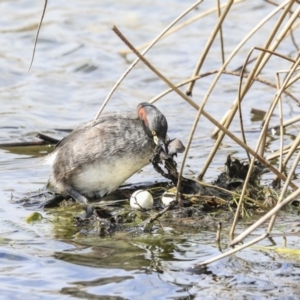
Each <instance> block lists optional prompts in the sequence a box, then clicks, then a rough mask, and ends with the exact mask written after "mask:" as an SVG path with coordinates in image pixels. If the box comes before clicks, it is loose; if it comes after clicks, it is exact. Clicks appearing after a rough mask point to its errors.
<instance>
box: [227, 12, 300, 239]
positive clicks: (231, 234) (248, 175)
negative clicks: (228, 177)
mask: <svg viewBox="0 0 300 300" xmlns="http://www.w3.org/2000/svg"><path fill="white" fill-rule="evenodd" d="M299 8H300V7H299ZM298 56H299V57H298V58H297V60H296V62H295V63H294V66H293V68H292V69H291V70H290V72H289V73H288V75H287V77H286V78H285V80H284V82H283V84H282V86H281V87H280V89H279V91H278V92H277V93H276V95H275V98H274V100H273V101H272V106H271V108H270V109H269V110H268V112H267V114H266V122H265V124H264V126H263V128H262V131H261V134H260V136H259V138H258V142H257V145H256V147H255V150H254V151H255V152H257V151H258V149H259V147H260V145H261V142H262V139H263V136H264V134H265V132H266V130H267V126H268V123H269V120H270V118H271V115H272V113H273V111H274V109H275V106H276V105H277V103H278V101H279V99H280V97H281V94H282V92H283V90H284V89H285V86H286V84H287V83H288V82H289V79H290V78H291V76H292V74H293V73H294V72H295V70H296V68H297V66H298V65H299V63H300V55H298ZM254 162H255V159H254V157H253V158H252V159H251V163H250V165H249V169H248V173H247V176H246V179H245V181H244V186H243V189H242V192H241V196H240V200H239V204H238V207H237V209H236V213H235V216H234V220H233V223H232V226H231V229H230V238H231V239H232V238H233V235H234V230H235V227H236V225H237V221H238V217H239V213H240V210H241V207H242V203H243V197H244V195H245V193H246V188H247V185H248V182H249V179H250V176H251V172H252V170H253V167H254ZM290 183H291V181H289V182H288V184H290Z"/></svg>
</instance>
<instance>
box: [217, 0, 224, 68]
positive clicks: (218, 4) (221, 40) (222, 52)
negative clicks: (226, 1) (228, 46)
mask: <svg viewBox="0 0 300 300" xmlns="http://www.w3.org/2000/svg"><path fill="white" fill-rule="evenodd" d="M217 7H218V18H220V16H221V5H220V0H217ZM219 31H220V46H221V55H222V56H221V57H222V64H224V61H225V52H224V40H223V30H222V24H221V26H220V30H219Z"/></svg>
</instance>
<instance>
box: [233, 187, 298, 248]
mask: <svg viewBox="0 0 300 300" xmlns="http://www.w3.org/2000/svg"><path fill="white" fill-rule="evenodd" d="M299 195H300V189H298V190H296V191H294V192H293V193H292V194H290V195H289V196H288V197H287V198H285V199H284V200H283V201H281V202H280V203H278V204H277V205H276V206H275V207H273V208H272V209H271V210H270V211H269V212H267V213H266V214H265V215H264V216H263V217H261V218H260V219H259V220H257V221H256V222H255V223H254V224H253V225H251V226H250V227H248V228H247V229H246V230H245V231H243V232H242V233H241V234H240V235H239V236H237V237H236V238H235V239H234V240H233V241H232V242H231V243H230V246H234V245H236V244H237V243H239V242H241V241H242V240H244V239H245V238H246V237H247V236H248V235H249V234H250V233H251V232H253V231H254V230H255V229H256V228H258V227H259V226H260V225H262V224H263V223H265V222H266V221H267V220H268V219H270V218H271V217H272V216H273V215H275V214H276V213H278V212H279V211H280V210H281V209H282V208H283V207H284V206H285V205H287V204H289V203H290V202H292V201H293V200H295V199H296V198H297V197H298V196H299ZM266 234H267V235H268V233H266Z"/></svg>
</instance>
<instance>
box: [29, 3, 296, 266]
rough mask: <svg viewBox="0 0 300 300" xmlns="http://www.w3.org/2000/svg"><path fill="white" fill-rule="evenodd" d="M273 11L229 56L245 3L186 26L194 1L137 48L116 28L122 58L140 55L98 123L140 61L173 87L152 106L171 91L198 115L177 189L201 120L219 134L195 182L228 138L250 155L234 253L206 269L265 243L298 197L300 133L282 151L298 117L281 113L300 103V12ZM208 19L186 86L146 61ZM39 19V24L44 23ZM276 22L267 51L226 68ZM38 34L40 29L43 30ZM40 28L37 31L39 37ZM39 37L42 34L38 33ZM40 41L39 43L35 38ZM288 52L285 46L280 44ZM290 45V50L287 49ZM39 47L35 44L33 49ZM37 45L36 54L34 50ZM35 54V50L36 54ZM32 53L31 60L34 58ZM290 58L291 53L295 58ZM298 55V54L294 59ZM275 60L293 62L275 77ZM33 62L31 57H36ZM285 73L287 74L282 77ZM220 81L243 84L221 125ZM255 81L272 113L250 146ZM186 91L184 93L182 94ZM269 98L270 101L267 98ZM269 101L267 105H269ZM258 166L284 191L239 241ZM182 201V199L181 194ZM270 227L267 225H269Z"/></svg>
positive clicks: (288, 7)
mask: <svg viewBox="0 0 300 300" xmlns="http://www.w3.org/2000/svg"><path fill="white" fill-rule="evenodd" d="M266 2H268V3H269V5H270V6H273V10H272V11H271V13H269V14H268V15H266V16H264V18H263V19H261V20H257V24H256V26H254V27H253V28H252V29H251V30H250V31H249V32H248V33H247V34H246V35H245V36H244V37H243V39H242V40H241V41H240V42H239V43H238V44H237V45H235V47H234V49H233V50H232V51H231V52H230V53H228V51H227V49H226V46H227V45H226V43H225V42H224V40H225V38H224V37H226V35H227V34H230V32H227V31H226V30H223V24H224V22H225V21H226V19H227V18H228V13H229V12H230V10H231V9H233V8H234V7H236V6H237V5H239V9H240V10H241V13H242V11H243V8H242V5H243V4H242V3H243V1H242V0H238V1H234V0H228V1H226V2H225V1H224V2H223V3H220V1H219V0H218V1H216V2H215V5H216V6H215V7H212V8H211V9H209V10H208V11H201V12H200V13H199V14H198V15H197V16H196V17H195V16H194V17H191V18H190V19H189V20H187V21H184V22H182V23H180V22H181V20H182V18H183V17H185V16H188V14H189V13H190V12H191V11H192V10H194V9H195V8H196V7H197V8H200V10H201V3H202V0H200V1H196V2H195V3H194V4H193V5H191V6H190V7H188V8H187V9H186V10H185V11H184V12H182V14H180V15H179V16H178V17H177V18H176V19H175V20H174V21H173V22H171V23H170V24H169V25H168V26H166V28H165V29H164V30H163V31H162V32H161V33H159V34H158V35H157V37H156V38H154V39H153V40H152V41H149V42H147V43H145V44H143V45H136V46H135V45H133V44H132V43H131V42H130V41H129V40H128V39H127V38H126V36H124V35H123V33H122V32H121V31H120V30H119V29H118V28H117V27H116V26H114V27H113V31H114V32H115V34H117V36H118V37H119V38H120V39H121V41H122V42H123V43H124V44H125V45H126V47H127V49H124V50H123V51H121V53H122V54H123V55H127V54H128V53H134V54H135V55H136V57H137V58H136V59H135V61H134V62H133V63H132V64H131V65H130V66H129V68H128V69H127V70H126V71H125V72H124V74H123V75H122V76H121V77H120V79H119V80H118V81H117V82H116V84H115V85H114V87H113V88H112V90H111V92H110V93H109V94H108V96H107V98H106V99H105V101H104V102H103V104H102V106H101V107H100V109H99V111H98V112H97V114H96V115H95V120H96V119H97V118H98V117H99V115H100V114H101V112H102V111H103V109H104V107H105V105H106V104H107V103H108V101H110V100H111V97H112V95H113V93H114V92H115V90H116V89H117V88H118V86H119V85H120V83H121V82H122V80H124V78H125V77H126V75H127V74H128V73H129V72H130V71H131V70H132V69H133V68H134V66H135V65H136V64H137V63H138V62H139V61H141V62H143V63H144V64H145V65H146V66H147V67H148V68H149V69H150V70H151V71H152V72H153V73H154V74H155V76H157V77H158V78H160V79H161V80H162V81H163V82H164V83H165V84H166V85H167V86H168V87H169V88H168V89H167V90H166V91H164V92H162V93H161V94H159V95H157V96H156V97H154V98H153V99H151V100H150V102H151V103H153V102H156V101H159V100H160V99H162V98H163V97H165V95H167V94H168V93H171V92H173V93H174V92H175V93H177V94H178V95H179V96H180V97H181V98H182V100H183V101H185V102H186V105H191V106H192V107H193V108H194V109H195V110H196V111H197V113H196V117H195V119H194V123H193V125H192V127H191V129H190V133H189V139H188V142H187V145H186V150H185V153H184V155H183V159H182V164H181V168H180V171H179V173H180V176H179V180H178V186H177V190H179V186H180V184H181V182H180V178H181V176H182V174H183V170H184V167H185V162H186V158H187V156H188V154H189V151H190V146H191V143H192V141H193V138H194V136H195V132H196V131H197V130H198V127H197V125H198V123H199V121H200V118H201V116H203V117H205V119H206V120H205V121H206V122H207V121H208V122H211V123H212V124H213V125H214V126H216V130H214V132H213V133H212V136H213V137H215V138H216V141H215V144H214V146H213V147H212V149H211V150H210V153H209V155H208V157H207V159H206V161H205V163H204V165H203V167H202V169H201V170H199V173H198V175H197V178H198V180H199V181H201V180H202V179H203V177H204V175H205V173H206V172H207V170H208V169H209V167H210V164H211V162H212V160H213V159H214V157H215V156H216V155H217V153H218V149H219V148H220V145H221V143H222V141H223V139H224V137H225V136H228V137H229V138H231V139H232V140H233V141H234V142H235V143H237V144H238V145H239V146H240V147H241V148H242V149H244V150H245V153H246V156H247V158H248V160H249V170H248V174H247V176H246V179H245V180H244V183H243V188H242V190H241V193H240V195H239V200H238V204H237V208H236V211H235V217H234V220H233V222H232V225H231V230H230V240H231V243H230V246H231V247H233V249H231V250H228V251H227V252H225V253H223V254H221V255H219V256H216V257H214V258H213V259H210V260H207V261H204V262H202V263H201V265H207V264H209V263H211V262H213V261H216V260H218V259H220V258H222V257H225V256H228V255H231V254H233V253H235V252H237V251H240V250H242V249H244V248H246V247H249V246H250V245H253V244H255V243H257V242H259V241H261V240H262V239H265V238H267V237H268V236H269V235H270V233H271V232H272V228H273V226H274V221H275V219H276V216H277V214H278V213H279V212H280V210H281V209H282V208H283V207H284V206H285V205H287V204H289V203H291V202H292V201H293V200H295V199H296V198H298V197H299V195H300V189H299V187H298V185H297V182H295V181H294V174H295V172H296V169H297V166H298V163H299V159H300V151H299V142H300V134H299V135H298V136H297V137H296V138H295V141H294V142H293V143H291V144H290V145H288V146H285V147H284V143H283V136H284V129H285V130H286V131H288V127H287V126H288V125H290V124H294V125H295V124H297V123H299V118H293V119H292V120H284V113H283V109H282V102H283V101H284V99H283V98H282V95H283V94H285V95H287V96H288V97H291V98H292V99H293V101H294V102H295V105H299V99H298V98H297V96H295V95H294V94H293V93H292V90H293V88H292V87H293V85H295V83H296V81H297V80H298V79H299V77H300V73H299V63H300V52H299V46H298V45H297V39H296V38H295V36H297V32H298V27H299V24H300V22H299V13H300V3H299V1H295V0H294V1H293V0H286V1H283V2H281V1H277V2H274V1H266ZM46 5H47V1H46V2H45V7H44V12H43V15H42V19H43V17H44V14H45V10H46ZM208 14H214V15H215V18H216V22H215V26H214V27H213V28H208V29H206V30H209V31H210V35H209V38H208V39H207V41H206V44H205V47H204V48H203V49H202V51H201V53H200V54H199V58H198V61H197V62H195V67H194V70H193V71H192V72H191V75H190V77H189V78H186V79H185V80H184V81H182V82H180V83H174V82H172V81H171V80H170V79H168V78H167V77H166V76H165V75H164V74H162V73H161V72H160V71H158V69H157V68H156V66H154V65H153V64H151V63H150V62H149V60H148V59H147V58H145V54H146V53H147V52H148V51H150V50H151V49H152V47H155V45H156V44H157V43H159V42H160V41H161V40H162V39H163V38H165V37H166V36H168V35H171V34H176V32H177V31H178V30H188V26H189V25H190V24H191V23H193V22H197V20H200V19H201V18H203V17H204V16H206V15H208ZM42 19H41V22H42ZM271 20H272V21H275V22H274V24H275V25H274V26H273V27H272V29H271V30H270V32H269V33H268V37H267V38H266V40H265V43H264V45H263V46H261V45H257V46H256V47H253V48H251V49H248V55H247V56H246V57H244V64H243V66H242V67H241V69H240V70H239V71H237V70H230V69H228V65H229V63H230V62H231V61H232V59H233V58H235V57H236V56H237V55H240V54H239V52H240V50H241V48H242V47H243V46H244V45H245V44H246V43H247V42H248V41H249V39H251V37H252V36H253V35H254V34H260V31H261V30H262V27H263V25H264V24H266V23H267V22H270V21H271ZM39 29H40V26H39ZM39 29H38V32H39ZM37 36H38V34H37ZM36 41H37V38H36ZM215 42H219V44H220V60H219V61H220V66H219V68H217V69H214V70H211V71H210V72H205V73H201V71H202V66H203V64H204V63H205V62H206V60H207V59H208V58H207V57H208V53H209V51H210V49H211V47H212V44H213V43H215ZM283 44H284V45H285V47H281V46H282V45H283ZM287 45H288V46H289V47H287ZM35 46H36V45H35ZM35 46H34V49H35ZM282 48H283V49H296V50H295V51H289V53H282V52H278V49H282ZM34 52H35V50H34ZM34 52H33V56H34ZM291 53H292V54H291ZM293 53H294V54H293ZM271 58H272V59H275V58H276V60H286V61H288V62H289V68H287V69H286V70H278V71H277V72H276V74H273V71H272V70H270V67H269V64H268V61H269V60H270V59H271ZM32 59H33V58H32ZM270 73H271V75H273V78H274V81H273V82H272V81H270V80H269V79H268V80H267V79H266V78H265V76H266V74H268V75H270ZM282 74H283V75H282ZM222 76H239V85H238V86H237V87H236V90H237V96H236V98H235V99H234V101H233V102H232V105H231V107H228V111H227V112H226V113H225V114H224V117H223V118H221V120H219V121H218V120H216V119H214V118H213V116H211V115H210V114H209V113H208V112H207V111H206V106H207V104H208V102H209V100H210V96H211V94H212V92H213V91H214V90H217V89H221V87H220V85H219V84H218V83H219V80H220V78H221V77H222ZM204 77H206V78H210V79H211V81H210V86H209V87H208V89H207V90H206V92H205V95H204V97H203V99H202V100H201V102H198V103H197V102H195V101H194V100H193V98H192V94H193V90H194V88H195V86H196V85H197V84H198V83H199V81H201V79H202V78H204ZM255 81H259V82H261V83H262V84H266V85H268V86H269V87H271V88H272V89H273V91H274V92H273V94H274V96H273V98H272V99H269V100H268V101H269V103H268V105H269V108H268V110H267V111H266V113H265V116H264V119H263V122H262V124H261V128H262V129H261V133H260V135H259V138H258V139H257V141H256V145H255V146H254V147H251V146H249V145H248V144H247V134H246V130H245V128H244V123H243V115H242V106H243V100H244V98H245V97H246V96H247V93H249V92H250V91H251V89H253V83H254V82H255ZM184 87H186V88H185V91H184V90H183V89H184ZM266 99H267V98H266ZM266 101H267V100H266ZM275 109H277V110H278V111H279V120H278V128H279V130H280V145H279V147H278V151H277V152H276V154H274V155H272V156H269V157H266V156H265V152H266V141H267V137H268V133H269V131H270V129H271V127H270V120H271V118H272V115H273V113H274V111H275ZM234 118H239V120H240V134H239V135H236V134H234V133H233V131H232V130H231V127H230V126H231V125H232V121H233V119H234ZM275 158H277V159H278V160H277V162H276V165H275V164H274V162H273V161H274V159H275ZM257 160H258V161H259V162H260V163H262V164H263V165H264V166H265V167H266V168H268V169H269V171H270V172H273V173H274V182H276V184H277V187H279V186H280V181H283V182H284V184H283V187H282V188H281V190H280V196H279V198H278V200H277V204H276V206H275V207H273V208H272V209H271V210H270V211H268V212H267V213H266V214H265V215H264V216H262V217H261V218H260V219H259V220H258V221H256V222H255V223H254V224H253V225H251V226H250V227H249V228H247V229H246V230H245V231H244V232H242V233H241V234H239V235H238V236H236V237H235V229H236V225H237V223H238V221H239V219H240V218H241V217H243V211H244V208H243V206H244V203H245V199H246V198H247V197H246V196H247V193H246V191H247V187H248V184H249V179H250V176H251V173H252V171H253V167H254V163H255V161H257ZM177 196H178V195H177ZM266 222H268V223H267V225H266V224H265V223H266ZM262 225H263V226H265V228H266V230H265V233H264V234H262V235H261V236H259V237H256V238H254V239H252V240H250V241H248V242H247V243H244V244H242V245H241V246H240V245H238V246H236V245H237V244H239V243H240V242H242V241H244V239H245V238H247V237H248V236H249V235H250V234H251V232H253V231H254V230H255V229H257V228H258V227H260V226H262Z"/></svg>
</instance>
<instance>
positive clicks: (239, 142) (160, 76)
mask: <svg viewBox="0 0 300 300" xmlns="http://www.w3.org/2000/svg"><path fill="white" fill-rule="evenodd" d="M113 31H114V32H115V33H116V34H117V35H118V36H119V37H120V39H121V40H122V41H123V42H124V43H125V44H126V45H127V46H128V47H129V48H130V49H131V50H132V51H133V52H134V53H135V54H136V55H137V56H138V57H139V58H140V60H141V61H142V62H143V63H144V64H145V65H146V66H147V67H148V68H149V69H150V70H151V71H153V72H154V73H155V74H156V75H157V76H158V77H159V78H160V79H161V80H163V81H164V82H165V83H166V84H167V85H169V86H170V87H171V88H172V89H174V91H175V92H176V93H177V94H179V95H180V96H181V97H182V98H183V99H184V100H186V101H187V102H188V103H189V104H191V105H192V106H194V107H195V105H196V104H195V103H194V102H193V101H192V99H190V98H189V97H188V96H187V95H186V94H184V93H183V92H182V91H181V90H179V89H177V88H176V86H175V85H174V84H173V83H172V82H170V81H169V80H168V79H167V78H166V77H165V76H163V75H162V74H161V73H160V72H159V71H158V70H157V69H156V68H155V67H154V66H153V65H152V64H150V63H149V62H148V60H146V58H145V57H143V56H142V55H141V54H140V53H139V52H138V51H137V50H136V49H135V48H134V47H133V45H132V44H131V43H130V42H129V41H128V40H127V39H126V38H125V36H124V35H123V34H122V33H121V32H120V31H119V30H118V29H117V27H116V26H114V27H113ZM201 110H202V114H203V116H204V117H206V118H207V119H208V120H209V121H210V122H212V123H213V124H214V125H215V126H218V127H219V128H220V129H221V130H222V131H224V132H225V133H226V134H227V135H228V136H229V137H230V138H231V139H233V140H234V141H235V142H236V143H238V144H239V145H240V146H241V147H243V148H245V149H247V151H249V152H250V153H251V155H253V156H254V157H255V158H256V159H258V160H259V161H261V162H262V163H263V164H264V165H265V166H266V167H267V168H268V169H269V170H271V171H272V172H274V173H275V174H276V175H277V176H279V177H280V178H281V179H282V180H284V181H285V180H286V177H285V176H284V175H283V174H281V173H279V172H278V170H277V169H276V168H274V167H273V166H272V165H270V164H269V162H267V161H266V160H265V159H264V158H263V157H260V156H259V155H258V154H257V153H256V152H254V151H253V150H252V149H251V148H250V147H248V145H246V144H245V143H243V142H242V141H241V140H240V139H238V138H237V137H236V136H235V135H234V134H232V133H231V132H230V131H229V130H227V129H226V128H224V127H223V126H222V125H220V124H219V123H218V121H217V120H215V119H214V118H213V117H211V116H210V114H208V113H207V112H206V111H204V110H203V106H202V107H200V108H199V110H198V113H197V116H196V118H195V122H196V121H197V120H198V116H200V114H201ZM194 129H195V124H194V126H193V128H192V129H191V133H190V138H189V141H188V145H187V146H186V150H185V152H184V157H183V162H182V165H181V169H180V174H179V180H178V185H177V191H178V190H179V187H180V184H181V175H182V171H183V167H184V160H185V159H186V157H187V153H188V151H189V144H190V143H191V137H192V134H193V131H194ZM290 186H291V187H292V188H293V189H294V190H295V189H298V187H297V186H296V185H295V184H294V183H293V182H290ZM177 197H178V195H177Z"/></svg>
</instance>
